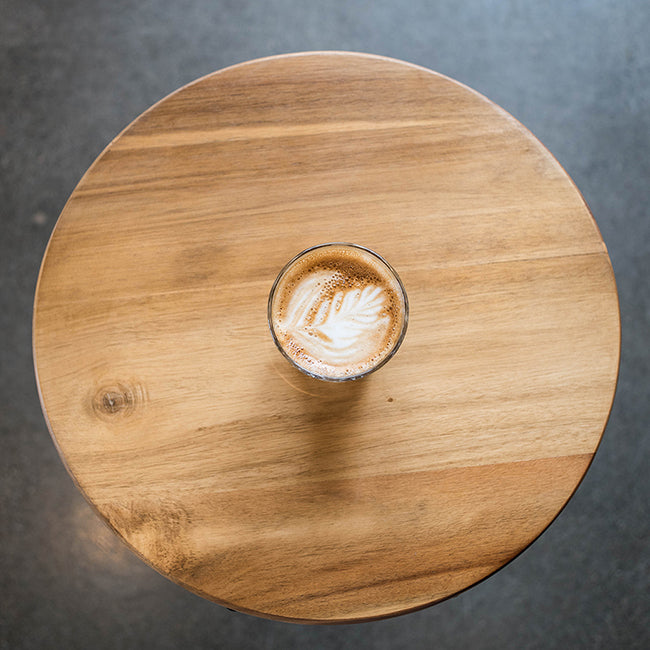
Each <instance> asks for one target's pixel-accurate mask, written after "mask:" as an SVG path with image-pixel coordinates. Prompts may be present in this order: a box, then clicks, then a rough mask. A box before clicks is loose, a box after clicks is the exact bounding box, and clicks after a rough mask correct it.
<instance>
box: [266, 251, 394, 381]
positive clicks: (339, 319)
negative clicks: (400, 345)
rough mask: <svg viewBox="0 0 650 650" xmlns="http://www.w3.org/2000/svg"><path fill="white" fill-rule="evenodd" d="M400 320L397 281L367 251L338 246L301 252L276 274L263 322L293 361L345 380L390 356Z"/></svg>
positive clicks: (306, 367) (311, 369)
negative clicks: (268, 316) (267, 321)
mask: <svg viewBox="0 0 650 650" xmlns="http://www.w3.org/2000/svg"><path fill="white" fill-rule="evenodd" d="M404 317H405V301H404V299H403V297H402V291H401V285H400V284H399V282H398V281H397V280H396V279H395V278H394V276H393V275H392V273H391V272H390V270H389V269H388V268H387V267H386V266H385V265H384V264H383V263H382V262H381V260H380V259H379V258H377V257H375V256H374V255H373V254H372V253H370V252H368V251H366V250H364V249H358V248H352V247H350V246H345V245H330V246H326V247H322V248H317V249H314V250H312V251H310V252H308V253H307V254H306V255H305V257H304V258H299V259H298V260H296V261H295V262H294V264H293V265H291V267H290V268H289V269H287V270H285V273H284V275H283V276H282V277H281V278H280V279H279V281H278V284H277V287H276V290H275V295H274V298H273V303H272V305H271V319H272V326H273V330H274V332H275V335H276V339H277V341H278V343H279V344H280V346H281V347H282V349H283V350H284V352H285V353H286V354H287V356H289V357H290V358H291V359H292V360H293V361H294V362H295V363H296V364H297V365H298V366H300V367H301V368H303V369H305V370H307V371H308V372H311V373H313V374H317V375H320V376H325V377H329V378H345V377H346V376H355V375H358V374H361V373H364V372H366V371H368V370H371V369H372V368H373V367H374V366H376V365H377V364H379V363H380V362H381V361H382V360H383V359H384V358H385V357H386V356H387V355H388V354H390V353H391V351H392V350H393V348H394V347H395V344H396V342H397V341H398V339H399V337H400V335H401V333H402V328H403V325H404Z"/></svg>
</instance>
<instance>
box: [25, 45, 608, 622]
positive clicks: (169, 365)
mask: <svg viewBox="0 0 650 650" xmlns="http://www.w3.org/2000/svg"><path fill="white" fill-rule="evenodd" d="M327 241H349V242H354V243H357V244H361V245H363V246H367V247H369V248H371V249H373V250H375V251H377V252H378V253H379V254H380V255H382V256H383V257H384V258H385V259H387V260H388V261H389V262H390V264H392V265H393V266H394V267H395V268H396V269H397V271H398V273H399V274H400V276H401V278H402V280H403V282H404V285H405V287H406V291H407V293H408V297H409V302H410V307H411V313H410V323H409V329H408V332H407V335H406V339H405V341H404V343H403V345H402V348H401V349H400V351H399V352H398V353H397V355H396V356H395V358H394V359H392V360H391V361H390V362H389V363H388V364H387V365H386V366H385V367H384V368H382V369H381V370H380V371H378V372H377V373H375V374H373V375H370V376H369V377H367V378H365V379H363V380H360V381H357V382H349V383H343V384H330V383H326V382H321V381H318V380H313V379H310V378H308V377H306V376H304V375H302V374H300V373H299V372H298V371H297V370H294V369H293V368H292V367H290V365H289V364H288V363H287V362H286V360H285V359H284V358H282V356H281V355H280V353H279V352H278V350H277V349H276V348H275V346H274V344H273V340H272V338H271V335H270V332H269V328H268V325H267V320H266V302H267V297H268V293H269V290H270V288H271V285H272V283H273V280H274V279H275V277H276V275H277V273H278V271H279V270H280V269H281V268H282V266H283V265H284V264H285V263H286V262H287V261H288V260H289V259H290V258H291V257H293V256H294V255H295V254H296V253H298V252H299V251H301V250H303V249H305V248H307V247H309V246H313V245H315V244H319V243H323V242H327ZM619 344H620V323H619V311H618V302H617V293H616V287H615V283H614V276H613V273H612V268H611V265H610V260H609V257H608V255H607V250H606V248H605V245H604V244H603V241H602V238H601V236H600V234H599V232H598V228H597V226H596V224H595V222H594V220H593V218H592V216H591V214H590V212H589V210H588V208H587V206H586V205H585V203H584V201H583V199H582V198H581V196H580V194H579V192H578V191H577V190H576V188H575V186H574V185H573V183H572V182H571V180H570V178H569V177H568V176H567V174H566V173H565V172H564V171H563V170H562V168H561V167H560V165H559V164H558V163H557V162H556V161H555V159H554V158H553V157H552V156H551V155H550V154H549V152H548V151H547V150H546V149H545V148H544V147H543V146H542V145H541V144H540V143H539V142H538V141H537V140H536V139H535V138H534V137H533V136H532V135H531V134H530V133H529V132H528V131H527V130H526V129H525V128H524V127H522V126H521V124H519V123H518V122H517V121H516V120H514V119H513V118H512V117H511V116H510V115H508V114H507V113H506V112H504V111H503V110H502V109H500V108H499V107H498V106H496V105H494V104H493V103H491V102H490V101H488V100H487V99H486V98H485V97H482V96H481V95H479V94H477V93H476V92H474V91H472V90H470V89H468V88H467V87H465V86H463V85H461V84H459V83H457V82H455V81H453V80H451V79H448V78H446V77H443V76H441V75H439V74H436V73H434V72H431V71H430V70H426V69H423V68H420V67H417V66H414V65H410V64H407V63H403V62H400V61H395V60H391V59H386V58H382V57H376V56H369V55H361V54H349V53H333V52H330V53H307V54H298V55H288V56H280V57H272V58H268V59H262V60H258V61H253V62H249V63H244V64H242V65H237V66H234V67H231V68H227V69H225V70H221V71H219V72H216V73H214V74H211V75H209V76H207V77H204V78H203V79H199V80H198V81H196V82H194V83H192V84H190V85H188V86H186V87H184V88H182V89H180V90H179V91H177V92H175V93H174V94H172V95H170V96H169V97H167V98H165V99H163V100H162V101H160V102H159V103H157V104H156V105H155V106H153V107H152V108H151V109H149V110H148V111H146V112H145V113H144V114H143V115H141V116H140V117H139V118H138V119H136V120H135V122H133V124H131V125H130V126H129V127H128V128H127V129H125V130H124V131H123V132H122V133H121V134H120V135H119V136H118V137H117V138H116V139H115V140H114V141H113V142H112V143H111V144H110V145H109V146H108V147H107V148H106V150H105V151H104V152H103V153H102V155H101V156H100V157H99V158H98V159H97V161H96V162H95V163H94V164H93V165H92V166H91V168H90V169H89V171H88V172H87V173H86V174H85V176H84V177H83V178H82V180H81V182H80V183H79V185H78V186H77V188H76V189H75V190H74V192H73V194H72V196H71V198H70V200H69V201H68V203H67V205H66V206H65V209H64V210H63V213H62V214H61V217H60V218H59V221H58V223H57V225H56V228H55V230H54V233H53V235H52V238H51V241H50V243H49V246H48V248H47V252H46V254H45V258H44V261H43V266H42V269H41V274H40V278H39V283H38V288H37V291H36V299H35V311H34V355H35V366H36V372H37V379H38V386H39V391H40V395H41V399H42V404H43V409H44V412H45V415H46V418H47V421H48V425H49V427H50V430H51V433H52V436H53V439H54V441H55V444H56V445H57V448H58V450H59V452H60V454H61V457H62V458H63V460H64V462H65V464H66V466H67V468H68V470H69V471H70V474H71V475H72V477H73V478H74V480H75V482H76V484H77V485H78V487H79V489H80V490H81V491H82V492H83V494H84V495H85V496H86V498H87V499H88V501H89V502H90V503H91V504H92V505H93V506H94V508H95V509H96V510H97V512H98V513H99V514H100V515H101V517H102V518H103V519H104V520H105V521H106V522H107V523H108V524H109V525H110V526H111V527H112V529H113V530H114V531H115V532H116V533H117V534H118V535H119V536H120V537H121V538H122V539H123V540H124V541H125V542H126V543H127V544H128V545H129V547H130V548H131V549H133V551H134V552H135V553H137V554H138V555H139V556H140V557H141V558H142V559H143V560H145V561H146V562H148V563H149V564H150V565H151V566H153V567H154V568H155V569H157V570H158V571H160V572H161V573H162V574H163V575H165V576H167V577H169V578H170V579H172V580H173V581H175V582H177V583H179V584H181V585H183V586H184V587H186V588H188V589H190V590H191V591H193V592H195V593H197V594H200V595H202V596H204V597H206V598H209V599H211V600H214V601H216V602H218V603H221V604H223V605H226V606H227V607H230V608H233V609H237V610H240V611H243V612H249V613H252V614H257V615H260V616H265V617H270V618H276V619H283V620H289V621H298V622H348V621H362V620H368V619H374V618H381V617H386V616H391V615H395V614H399V613H404V612H408V611H411V610H415V609H418V608H421V607H425V606H427V605H430V604H432V603H435V602H437V601H440V600H442V599H444V598H447V597H449V596H451V595H453V594H456V593H458V592H459V591H461V590H463V589H465V588H467V587H469V586H471V585H472V584H475V583H476V582H477V581H479V580H481V579H483V578H485V577H486V576H488V575H490V574H491V573H493V572H494V571H496V570H497V569H499V568H500V567H502V566H503V565H504V564H506V563H507V562H508V561H510V560H511V559H512V558H514V557H515V556H516V555H517V554H519V553H520V552H521V551H522V550H523V549H525V548H526V547H527V546H528V545H529V544H530V543H531V542H532V541H533V540H534V539H535V538H536V537H537V536H538V535H539V534H540V533H541V532H542V531H543V530H544V529H545V528H546V527H547V526H548V525H549V523H550V522H551V521H552V520H553V519H554V518H555V517H556V515H557V514H558V513H559V511H560V510H561V509H562V507H563V506H564V505H565V504H566V502H567V500H568V499H569V498H570V496H571V495H572V493H573V492H574V490H575V489H576V487H577V485H578V484H579V482H580V480H581V479H582V477H583V476H584V474H585V472H586V470H587V468H588V466H589V464H590V462H591V460H592V458H593V456H594V453H595V451H596V448H597V446H598V443H599V441H600V438H601V435H602V433H603V429H604V427H605V424H606V421H607V418H608V414H609V411H610V408H611V404H612V399H613V395H614V390H615V385H616V380H617V373H618V362H619V347H620V345H619Z"/></svg>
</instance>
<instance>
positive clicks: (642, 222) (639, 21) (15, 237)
mask: <svg viewBox="0 0 650 650" xmlns="http://www.w3.org/2000/svg"><path fill="white" fill-rule="evenodd" d="M316 49H338V50H354V51H365V52H372V53H376V54H384V55H388V56H393V57H396V58H400V59H404V60H407V61H411V62H414V63H418V64H421V65H424V66H426V67H429V68H432V69H434V70H437V71H439V72H442V73H445V74H447V75H449V76H451V77H454V78H456V79H458V80H460V81H462V82H464V83H466V84H468V85H469V86H472V87H473V88H475V89H477V90H479V91H480V92H482V93H484V94H485V95H487V96H488V97H489V98H491V99H492V100H494V101H495V102H497V103H498V104H500V105H501V106H503V107H504V108H505V109H506V110H508V111H510V112H511V113H513V114H514V115H515V116H516V117H517V118H518V119H520V120H521V121H522V122H523V123H524V124H525V125H526V126H527V127H528V128H530V129H531V130H532V131H533V133H535V134H536V135H537V136H538V137H539V138H540V139H541V141H542V142H544V143H545V144H546V145H547V146H548V148H549V149H550V150H551V151H552V152H553V153H554V154H555V156H556V157H557V158H558V159H559V161H560V162H561V163H562V164H563V165H564V166H565V168H566V169H567V171H568V172H569V174H570V175H571V176H572V177H573V179H574V180H575V182H576V184H577V185H578V187H579V188H580V189H581V191H582V192H583V194H584V196H585V198H586V199H587V202H588V203H589V204H590V206H591V208H592V210H593V213H594V215H595V218H596V220H597V222H598V224H599V226H600V228H601V231H602V234H603V237H604V239H605V241H606V243H607V245H608V248H609V251H610V254H611V258H612V262H613V265H614V269H615V272H616V276H617V281H618V286H619V291H620V300H621V313H622V322H623V353H622V365H621V373H620V382H619V388H618V393H617V397H616V401H615V404H614V409H613V412H612V416H611V419H610V422H609V426H608V428H607V431H606V434H605V437H604V440H603V443H602V445H601V448H600V450H599V452H598V454H597V456H596V459H595V461H594V463H593V465H592V467H591V469H590V471H589V473H588V475H587V477H586V479H585V480H584V482H583V483H582V485H581V487H580V488H579V490H578V492H577V493H576V495H575V496H574V498H573V499H572V501H571V502H570V504H569V506H568V507H567V508H566V509H565V511H564V512H563V513H562V514H561V516H560V517H559V518H558V519H557V520H556V522H555V523H554V524H553V525H552V526H551V527H550V529H549V530H548V531H547V532H546V533H545V534H544V535H542V537H541V538H540V539H539V540H538V541H537V542H536V543H535V544H533V546H532V547H531V548H530V549H528V550H527V551H526V552H525V553H524V554H523V555H522V556H520V557H519V558H518V559H517V560H515V561H514V562H513V563H512V564H510V565H509V566H507V567H506V568H504V569H503V570H502V571H500V572H499V573H497V574H496V575H495V576H493V577H492V578H490V579H489V580H487V581H485V582H483V583H481V584H480V585H478V586H476V587H474V588H473V589H471V590H469V591H467V592H465V593H463V594H461V595H460V596H458V597H456V598H454V599H452V600H450V601H447V602H445V603H443V604H440V605H438V606H435V607H433V608H430V609H427V610H424V611H421V612H418V613H414V614H410V615H407V616H403V617H399V618H395V619H390V620H387V621H381V622H374V623H366V624H361V625H356V626H338V627H332V626H325V627H306V626H297V625H291V624H286V623H276V622H270V621H266V620H261V619H257V618H253V617H249V616H245V615H242V614H238V613H233V612H230V611H227V610H226V609H223V608H221V607H218V606H216V605H214V604H211V603H209V602H207V601H204V600H202V599H201V598H199V597H197V596H194V595H192V594H190V593H188V592H186V591H184V590H183V589H182V588H181V587H178V586H176V585H174V584H173V583H171V582H169V581H168V580H166V579H165V578H163V577H161V576H160V575H158V574H157V573H155V572H154V571H153V570H152V569H150V568H148V567H147V566H145V565H144V564H143V563H141V562H140V561H139V560H138V559H136V558H135V557H134V556H132V555H131V554H130V552H129V551H127V550H125V549H124V548H123V547H122V545H121V543H120V542H119V541H118V540H117V539H116V538H114V537H113V536H112V534H111V533H110V532H108V530H107V529H106V528H105V527H104V526H103V524H101V523H100V522H99V521H98V520H97V519H96V518H95V515H94V514H93V513H92V512H91V511H90V508H89V507H88V506H87V505H86V503H85V501H84V500H83V498H82V497H81V495H80V494H79V493H78V492H77V490H76V489H75V487H74V486H73V484H72V481H71V480H70V478H69V477H68V475H67V474H66V471H65V469H64V467H63V465H62V463H61V461H60V460H59V458H58V456H57V453H56V451H55V448H54V446H53V444H52V442H51V440H50V437H49V435H48V432H47V428H46V426H45V422H44V420H43V416H42V414H41V410H40V406H39V402H38V397H37V393H36V387H35V382H34V378H33V370H32V358H31V322H30V319H31V310H32V300H33V293H34V287H35V282H36V277H37V273H38V269H39V264H40V260H41V257H42V255H43V252H44V249H45V245H46V242H47V239H48V236H49V234H50V232H51V230H52V228H53V226H54V223H55V221H56V218H57V216H58V214H59V213H60V211H61V209H62V207H63V205H64V203H65V201H66V199H67V197H68V196H69V195H70V193H71V192H72V190H73V188H74V186H75V184H76V183H77V181H78V180H79V178H80V177H81V175H82V174H83V172H84V171H85V170H86V168H87V167H88V166H89V165H90V163H91V162H92V161H93V160H94V159H95V157H96V156H97V155H98V154H99V153H100V152H101V150H102V149H103V148H104V146H105V145H106V144H107V143H108V142H109V141H110V139H111V138H112V137H113V136H114V135H116V134H117V133H118V132H119V131H120V130H121V129H122V128H123V127H124V126H126V125H127V124H128V123H129V122H130V121H131V120H132V119H134V118H135V117H136V116H137V115H138V114H139V113H140V112H142V111H143V110H144V109H145V108H147V107H148V106H149V105H151V104H152V103H153V102H155V101H157V100H158V99H160V98H161V97H163V96H165V95H166V94H168V93H169V92H171V91H173V90H175V89H176V88H177V87H179V86H180V85H182V84H185V83H187V82H189V81H192V80H193V79H195V78H197V77H199V76H201V75H204V74H206V73H209V72H211V71H213V70H216V69H218V68H221V67H224V66H226V65H229V64H233V63H237V62H241V61H245V60H248V59H252V58H256V57H260V56H266V55H270V54H278V53H283V52H291V51H301V50H316ZM649 147H650V3H648V2H647V1H645V0H638V1H635V0H618V1H614V0H611V1H609V0H591V1H589V0H578V1H575V0H573V1H571V2H566V1H565V0H551V1H549V2H534V1H532V0H530V1H527V0H519V1H518V0H501V1H498V0H483V1H480V0H467V1H461V2H459V1H458V0H440V1H438V2H433V1H431V2H426V1H424V0H410V1H405V2H397V1H394V0H376V1H375V2H370V1H369V0H366V1H361V0H348V1H347V2H345V1H343V0H340V1H339V0H320V1H318V2H312V1H309V0H303V1H302V2H300V1H299V0H267V1H265V2H262V1H253V0H240V1H237V0H220V1H219V0H217V1H212V2H209V1H207V0H206V1H201V0H197V1H191V0H176V1H173V2H172V1H170V0H114V1H111V2H107V1H106V2H105V1H101V0H57V1H53V0H50V1H46V0H40V1H37V0H33V1H28V0H0V298H1V301H2V302H1V304H0V328H1V329H0V332H1V338H0V396H1V401H0V445H1V447H0V450H1V451H0V625H1V627H0V648H96V649H100V648H280V649H283V650H288V649H292V648H428V647H436V648H463V649H466V648H607V649H611V648H648V647H650V631H649V625H648V613H649V593H650V580H649V566H648V564H649V563H648V558H649V556H650V553H649V552H648V534H649V532H650V531H649V523H648V522H649V519H650V517H649V515H650V511H649V507H648V502H649V500H650V497H649V493H650V490H649V487H650V485H649V480H648V475H649V474H650V463H649V459H650V454H649V451H650V439H649V437H648V435H647V426H648V422H649V419H650V418H649V416H650V399H649V394H648V393H649V390H648V379H649V377H650V372H649V370H650V369H649V364H650V345H649V341H648V340H649V333H650V285H649V284H648V282H647V277H646V276H647V273H648V266H649V265H648V261H649V260H648V257H649V255H648V251H649V249H650V218H649V214H648V203H649V199H650V154H649V152H648V150H649Z"/></svg>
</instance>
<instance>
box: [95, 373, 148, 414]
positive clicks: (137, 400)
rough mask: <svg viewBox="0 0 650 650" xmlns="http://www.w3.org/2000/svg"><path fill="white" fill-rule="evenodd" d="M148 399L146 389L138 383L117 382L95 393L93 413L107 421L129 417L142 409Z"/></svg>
mask: <svg viewBox="0 0 650 650" xmlns="http://www.w3.org/2000/svg"><path fill="white" fill-rule="evenodd" d="M145 399H146V393H145V390H144V388H143V387H142V386H141V385H140V384H138V383H124V382H116V383H113V384H106V385H104V386H102V387H101V388H100V389H99V390H98V391H96V392H95V394H94V396H93V399H92V406H93V411H94V412H95V414H96V415H98V416H99V417H101V418H102V419H105V420H113V419H114V418H118V417H129V416H131V415H132V414H133V413H134V412H135V411H136V409H139V408H141V407H142V405H143V404H144V402H145Z"/></svg>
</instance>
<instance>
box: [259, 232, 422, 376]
mask: <svg viewBox="0 0 650 650" xmlns="http://www.w3.org/2000/svg"><path fill="white" fill-rule="evenodd" d="M329 246H346V247H349V248H356V249H359V250H362V251H364V252H366V253H369V254H370V255H372V256H373V257H375V258H376V259H378V260H379V262H380V263H381V264H383V265H384V266H385V267H386V268H387V269H388V271H389V273H390V274H391V275H392V276H393V278H395V281H396V282H397V286H398V287H399V292H400V296H401V298H402V304H403V306H404V318H403V319H402V329H401V331H400V333H399V336H398V337H397V339H396V341H395V344H394V345H393V347H392V348H391V350H390V352H389V353H388V354H387V355H386V356H385V357H384V358H383V359H381V361H379V363H377V364H376V365H374V366H372V367H371V368H368V369H366V370H363V371H362V372H358V373H356V374H354V375H345V376H343V377H330V376H328V375H322V374H319V373H317V372H313V371H311V370H308V369H307V368H304V367H302V366H301V365H299V364H298V363H296V361H295V360H294V359H292V358H291V357H290V356H289V355H288V354H287V352H286V351H285V350H284V348H283V346H282V345H281V343H280V341H279V340H278V337H277V335H276V333H275V328H274V327H273V318H272V312H273V301H274V298H275V293H276V290H277V288H278V285H279V283H280V281H281V280H282V278H283V277H284V276H285V274H286V272H287V271H288V270H289V269H290V268H291V266H292V265H293V264H294V263H295V262H297V261H298V260H299V259H300V258H302V257H303V256H305V255H307V254H308V253H311V252H312V251H314V250H318V249H319V248H327V247H329ZM266 318H267V322H268V325H269V329H270V330H271V336H272V337H273V342H274V343H275V346H276V347H277V348H278V350H279V351H280V352H281V353H282V356H283V357H284V358H285V359H287V361H289V363H290V364H291V365H292V366H293V367H294V368H297V369H298V370H300V372H302V373H304V374H305V375H308V376H309V377H313V378H314V379H320V380H323V381H329V382H344V381H354V380H356V379H361V378H362V377H365V376H366V375H369V374H370V373H373V372H375V371H376V370H379V368H381V367H382V366H383V365H384V364H386V363H387V362H388V361H389V360H390V359H392V358H393V356H394V355H395V353H396V352H397V350H398V349H399V348H400V346H401V345H402V341H403V340H404V337H405V336H406V330H407V328H408V322H409V302H408V296H407V295H406V289H405V288H404V283H403V282H402V279H401V278H400V277H399V274H398V273H397V271H396V270H395V269H394V267H393V266H391V264H390V263H389V262H387V261H386V260H385V259H384V258H383V257H382V256H381V255H380V254H379V253H376V252H375V251H374V250H372V249H370V248H368V247H366V246H361V245H360V244H353V243H351V242H344V241H333V242H325V243H323V244H316V245H314V246H310V247H309V248H305V249H304V250H302V251H301V252H300V253H298V254H297V255H294V256H293V257H292V258H291V259H290V260H289V261H288V262H287V263H286V264H285V265H284V266H283V267H282V269H281V270H280V272H279V273H278V275H277V277H276V278H275V281H274V282H273V285H272V286H271V291H270V292H269V298H268V302H267V309H266Z"/></svg>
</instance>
